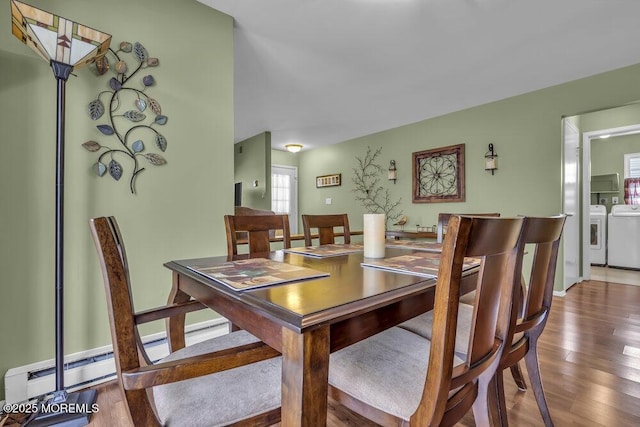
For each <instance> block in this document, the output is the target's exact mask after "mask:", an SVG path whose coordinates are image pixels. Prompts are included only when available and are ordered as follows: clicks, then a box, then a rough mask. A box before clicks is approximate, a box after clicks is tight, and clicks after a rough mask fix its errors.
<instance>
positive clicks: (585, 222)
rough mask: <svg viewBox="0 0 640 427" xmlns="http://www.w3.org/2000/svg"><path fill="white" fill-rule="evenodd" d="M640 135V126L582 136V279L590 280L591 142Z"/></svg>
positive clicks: (593, 132)
mask: <svg viewBox="0 0 640 427" xmlns="http://www.w3.org/2000/svg"><path fill="white" fill-rule="evenodd" d="M637 133H640V124H635V125H629V126H620V127H616V128H609V129H599V130H594V131H591V132H584V133H583V134H582V146H583V148H582V209H581V211H582V221H581V223H582V270H583V271H582V277H583V278H584V279H585V280H589V279H590V278H591V250H590V249H591V248H590V242H591V240H590V230H589V221H590V219H589V212H590V209H591V207H590V205H591V140H593V139H600V138H601V137H602V136H606V135H609V136H611V137H613V136H623V135H633V134H637Z"/></svg>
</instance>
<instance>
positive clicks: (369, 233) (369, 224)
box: [364, 214, 386, 258]
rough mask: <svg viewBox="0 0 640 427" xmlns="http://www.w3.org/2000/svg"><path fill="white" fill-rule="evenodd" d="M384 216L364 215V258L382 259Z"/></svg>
mask: <svg viewBox="0 0 640 427" xmlns="http://www.w3.org/2000/svg"><path fill="white" fill-rule="evenodd" d="M385 222H386V221H385V215H384V214H364V256H365V258H384V243H385Z"/></svg>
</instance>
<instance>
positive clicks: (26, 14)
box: [11, 0, 111, 69]
mask: <svg viewBox="0 0 640 427" xmlns="http://www.w3.org/2000/svg"><path fill="white" fill-rule="evenodd" d="M11 24H12V25H11V27H12V28H11V29H12V32H13V35H14V36H16V37H17V38H18V39H19V40H20V41H22V42H23V43H24V44H26V45H27V46H29V47H30V48H31V49H33V50H34V51H36V53H37V54H38V55H40V56H41V57H42V59H44V60H45V61H47V62H51V61H55V62H59V63H62V64H67V65H69V66H71V67H72V69H78V68H80V67H82V66H84V65H87V64H90V63H92V62H94V61H95V60H96V59H97V58H99V57H101V56H104V55H105V54H106V53H107V51H108V50H109V45H110V43H111V35H109V34H106V33H103V32H100V31H97V30H94V29H93V28H90V27H87V26H85V25H82V24H78V23H77V22H73V21H71V20H69V19H66V18H63V17H61V16H58V15H54V14H52V13H49V12H45V11H44V10H40V9H36V8H35V7H33V6H30V5H28V4H25V3H21V2H19V1H15V0H11Z"/></svg>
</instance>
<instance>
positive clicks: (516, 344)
mask: <svg viewBox="0 0 640 427" xmlns="http://www.w3.org/2000/svg"><path fill="white" fill-rule="evenodd" d="M564 222H565V216H564V215H558V216H552V217H527V218H525V224H524V226H523V231H522V236H521V244H520V248H521V250H520V253H519V254H518V258H517V263H516V276H515V277H522V263H523V257H524V253H525V250H526V251H527V252H529V251H530V252H531V253H532V254H533V264H532V266H531V271H530V276H529V280H528V281H526V280H524V279H523V280H522V281H521V286H515V287H514V292H515V294H514V296H513V298H514V302H515V303H514V304H513V305H512V308H511V310H512V312H511V316H510V320H509V325H508V328H507V333H506V340H507V342H509V343H511V344H510V345H508V346H507V347H506V348H505V350H504V352H503V354H502V357H501V360H500V365H499V368H498V370H497V371H496V381H495V383H494V384H492V387H493V388H492V390H491V393H493V394H494V396H491V399H492V402H493V405H491V407H492V408H494V409H497V413H496V418H498V420H496V421H499V422H500V425H503V426H506V425H508V419H507V410H506V403H505V395H504V381H503V370H505V369H507V368H511V372H512V375H513V378H514V380H515V381H516V384H517V386H518V388H519V389H520V390H526V383H525V381H524V377H523V375H522V371H521V370H520V367H519V365H518V362H519V361H520V360H522V359H525V363H526V366H527V372H528V373H529V379H530V381H531V387H532V388H533V393H534V396H535V398H536V402H537V403H538V408H539V409H540V413H541V415H542V418H543V420H544V423H545V425H546V426H552V425H553V422H552V421H551V416H550V414H549V408H548V405H547V402H546V399H545V395H544V389H543V387H542V378H541V375H540V367H539V364H538V355H537V342H538V338H539V337H540V334H541V333H542V331H543V329H544V326H545V324H546V321H547V318H548V315H549V310H550V308H551V300H552V296H553V285H554V281H555V273H556V265H557V258H558V249H559V246H560V237H561V235H562V229H563V226H564ZM474 303H475V301H474ZM474 305H475V304H474ZM474 305H469V304H460V307H459V311H458V327H457V332H456V354H458V355H461V356H462V355H464V353H465V352H466V349H467V345H468V341H469V337H470V334H471V327H470V325H471V319H472V316H473V311H474ZM400 327H402V328H405V329H407V330H409V331H412V332H414V333H416V334H419V335H421V336H424V337H425V338H427V339H431V338H432V336H433V330H434V329H433V327H434V325H433V313H432V312H429V313H425V314H423V315H420V316H418V317H415V318H413V319H411V320H409V321H407V322H405V323H402V324H401V325H400ZM494 398H497V401H496V400H494Z"/></svg>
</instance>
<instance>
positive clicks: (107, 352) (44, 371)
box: [4, 318, 229, 403]
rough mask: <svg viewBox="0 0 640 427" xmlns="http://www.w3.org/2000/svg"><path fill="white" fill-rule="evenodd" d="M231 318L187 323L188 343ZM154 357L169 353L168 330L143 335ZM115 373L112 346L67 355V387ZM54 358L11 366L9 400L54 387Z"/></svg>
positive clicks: (221, 330)
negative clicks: (15, 366) (166, 331)
mask: <svg viewBox="0 0 640 427" xmlns="http://www.w3.org/2000/svg"><path fill="white" fill-rule="evenodd" d="M228 328H229V326H228V321H227V319H224V318H217V319H213V320H208V321H205V322H200V323H195V324H193V325H188V326H187V327H186V328H185V335H186V338H185V339H186V343H187V345H191V344H195V343H197V342H200V341H204V340H206V339H209V338H213V337H216V336H220V335H224V334H226V333H227V331H228V330H229V329H228ZM142 342H143V343H144V346H145V349H146V350H147V353H148V354H149V358H150V359H151V360H154V361H155V360H159V359H162V358H163V357H165V356H166V355H168V354H169V347H168V345H167V336H166V333H164V332H160V333H157V334H151V335H148V336H145V337H143V338H142ZM115 377H116V366H115V361H114V359H113V347H112V346H110V345H109V346H104V347H99V348H94V349H91V350H86V351H82V352H78V353H74V354H70V355H67V356H65V372H64V383H65V388H66V389H67V391H75V390H79V389H84V388H87V387H91V386H94V385H97V384H101V383H104V382H107V381H110V380H112V379H114V378H115ZM55 388H56V385H55V360H54V359H50V360H45V361H42V362H36V363H32V364H29V365H25V366H19V367H17V368H12V369H9V370H8V371H7V372H6V374H5V375H4V389H5V400H6V403H19V402H24V401H27V400H31V399H34V398H37V397H40V396H44V395H46V394H49V393H51V392H53V391H55Z"/></svg>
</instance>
